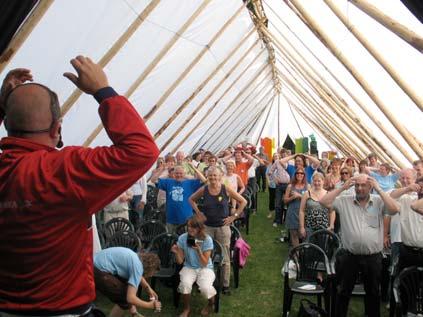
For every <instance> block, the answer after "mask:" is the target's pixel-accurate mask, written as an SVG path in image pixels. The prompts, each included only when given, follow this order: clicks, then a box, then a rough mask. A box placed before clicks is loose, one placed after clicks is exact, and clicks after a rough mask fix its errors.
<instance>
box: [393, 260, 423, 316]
mask: <svg viewBox="0 0 423 317" xmlns="http://www.w3.org/2000/svg"><path fill="white" fill-rule="evenodd" d="M393 294H394V299H395V311H396V316H398V317H399V316H420V315H421V314H423V267H417V266H411V267H407V268H405V269H404V270H402V271H401V273H400V274H399V275H398V276H397V277H396V278H395V280H394V288H393ZM391 309H393V308H391Z"/></svg>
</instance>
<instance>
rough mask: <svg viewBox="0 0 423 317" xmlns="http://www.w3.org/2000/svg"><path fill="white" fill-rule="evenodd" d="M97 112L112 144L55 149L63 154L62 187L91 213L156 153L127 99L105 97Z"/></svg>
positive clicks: (149, 163)
mask: <svg viewBox="0 0 423 317" xmlns="http://www.w3.org/2000/svg"><path fill="white" fill-rule="evenodd" d="M99 113H100V117H101V120H102V122H103V125H104V128H105V129H106V132H107V134H108V136H109V137H110V139H111V140H112V142H113V145H112V146H102V147H96V148H83V147H66V148H64V149H63V150H62V151H58V152H56V153H62V154H61V155H58V157H60V156H61V157H62V158H61V159H60V160H63V161H62V164H64V169H63V172H64V174H65V175H62V176H63V179H64V180H65V182H64V183H63V186H68V188H69V189H71V190H73V191H74V193H75V195H76V197H78V199H79V200H80V204H81V207H82V208H84V211H87V212H88V213H90V214H92V213H95V212H97V211H99V210H100V209H102V208H103V207H104V206H105V205H107V204H108V203H110V202H111V201H112V200H113V199H114V198H116V197H117V196H119V195H120V194H121V193H122V192H124V191H125V190H127V189H128V188H129V187H131V186H132V185H133V184H134V183H135V182H136V181H137V180H138V179H139V178H140V177H141V176H142V175H144V174H145V173H146V172H147V171H148V170H149V169H150V167H151V166H152V165H153V164H154V162H155V161H156V160H157V157H158V156H159V149H158V148H157V146H156V144H155V142H154V140H153V137H152V136H151V134H150V132H149V130H148V129H147V127H146V125H145V123H144V121H143V119H142V118H141V117H140V115H139V114H138V113H137V111H136V110H135V109H134V107H133V106H132V105H131V103H130V102H129V101H128V100H127V99H126V98H124V97H122V96H115V97H111V98H107V99H106V100H104V101H103V102H102V103H101V105H100V108H99ZM63 152H64V153H63ZM63 154H64V155H63Z"/></svg>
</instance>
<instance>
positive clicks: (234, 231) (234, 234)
mask: <svg viewBox="0 0 423 317" xmlns="http://www.w3.org/2000/svg"><path fill="white" fill-rule="evenodd" d="M230 228H231V244H230V249H229V250H230V253H231V254H230V258H231V266H232V269H233V271H234V284H235V288H238V287H239V269H240V267H239V249H237V248H235V243H236V241H237V240H238V239H239V238H241V233H240V232H239V230H238V228H237V227H235V226H230Z"/></svg>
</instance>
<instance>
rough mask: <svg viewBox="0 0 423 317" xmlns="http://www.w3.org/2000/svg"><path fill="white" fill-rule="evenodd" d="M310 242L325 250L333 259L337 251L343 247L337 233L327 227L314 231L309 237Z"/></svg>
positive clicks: (329, 257)
mask: <svg viewBox="0 0 423 317" xmlns="http://www.w3.org/2000/svg"><path fill="white" fill-rule="evenodd" d="M308 242H310V243H313V244H315V245H317V246H318V247H320V248H321V249H322V250H323V251H325V254H326V256H327V257H328V259H332V258H333V256H334V254H335V253H336V251H337V250H338V249H339V248H340V247H341V241H340V240H339V237H338V236H337V235H336V233H333V232H332V231H329V230H327V229H320V230H317V231H315V232H313V233H312V234H311V235H310V237H309V238H308Z"/></svg>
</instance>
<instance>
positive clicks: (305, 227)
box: [299, 172, 335, 238]
mask: <svg viewBox="0 0 423 317" xmlns="http://www.w3.org/2000/svg"><path fill="white" fill-rule="evenodd" d="M323 183H324V176H323V174H322V173H319V172H316V173H314V174H313V176H312V183H311V188H310V189H309V190H308V191H307V192H305V193H304V195H303V197H302V198H301V204H300V212H299V223H300V226H299V234H300V237H301V238H305V237H306V236H307V237H309V236H310V235H311V234H312V233H313V232H314V231H317V230H319V229H329V230H333V227H334V222H335V213H334V212H330V211H329V210H328V209H327V208H326V207H324V206H323V205H321V204H320V202H319V200H320V199H321V198H322V197H323V196H325V195H326V194H327V191H326V190H325V189H324V188H323Z"/></svg>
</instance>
